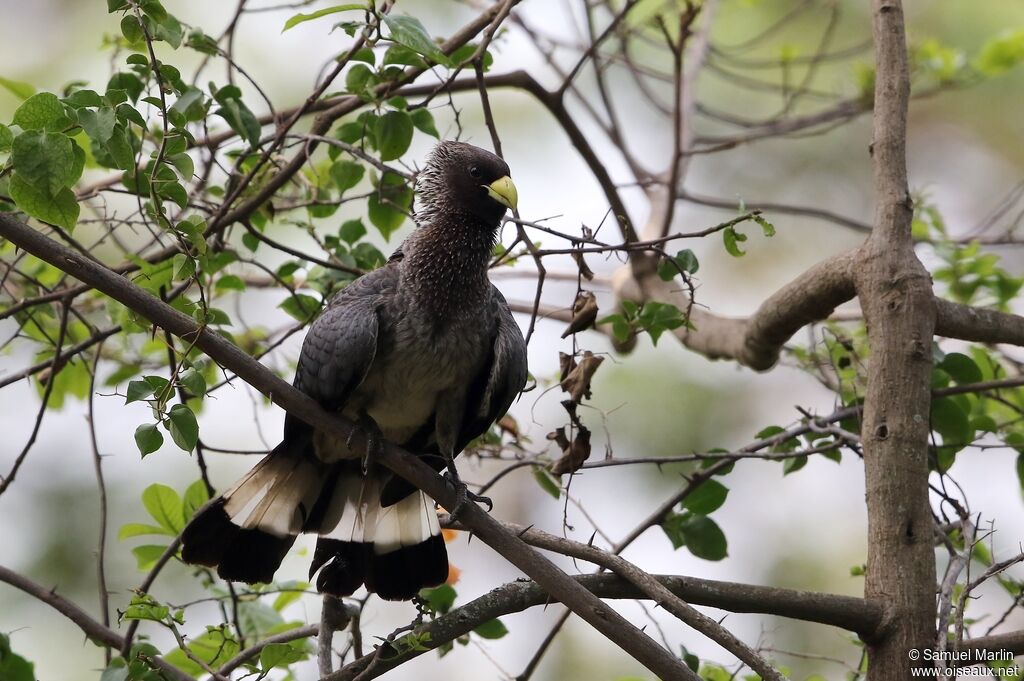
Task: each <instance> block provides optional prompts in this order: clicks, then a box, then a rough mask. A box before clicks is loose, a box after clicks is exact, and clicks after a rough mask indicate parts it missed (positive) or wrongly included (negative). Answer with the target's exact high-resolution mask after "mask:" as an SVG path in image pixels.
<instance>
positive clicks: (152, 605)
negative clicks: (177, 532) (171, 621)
mask: <svg viewBox="0 0 1024 681" xmlns="http://www.w3.org/2000/svg"><path fill="white" fill-rule="evenodd" d="M140 548H141V547H140ZM156 548H159V549H166V548H167V547H166V546H158V547H156ZM170 614H171V609H170V608H168V607H167V606H166V605H161V604H160V603H158V602H157V601H155V600H153V597H152V596H150V595H149V594H136V595H135V596H132V600H131V602H130V603H129V604H128V607H127V608H126V609H125V611H124V619H126V620H150V621H153V622H163V621H164V620H166V619H167V616H168V615H170Z"/></svg>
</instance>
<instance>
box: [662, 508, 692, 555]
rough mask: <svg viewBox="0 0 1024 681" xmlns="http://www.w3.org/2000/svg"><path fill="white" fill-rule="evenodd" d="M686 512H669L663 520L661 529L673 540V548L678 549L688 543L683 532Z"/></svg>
mask: <svg viewBox="0 0 1024 681" xmlns="http://www.w3.org/2000/svg"><path fill="white" fill-rule="evenodd" d="M686 518H687V514H685V513H669V514H668V515H667V516H665V520H663V521H662V522H661V529H662V531H664V532H665V536H666V537H668V540H669V541H670V542H672V548H673V549H678V548H681V547H683V546H685V545H686V536H685V535H684V534H683V522H684V521H685V520H686Z"/></svg>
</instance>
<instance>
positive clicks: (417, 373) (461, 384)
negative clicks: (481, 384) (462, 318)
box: [316, 315, 487, 460]
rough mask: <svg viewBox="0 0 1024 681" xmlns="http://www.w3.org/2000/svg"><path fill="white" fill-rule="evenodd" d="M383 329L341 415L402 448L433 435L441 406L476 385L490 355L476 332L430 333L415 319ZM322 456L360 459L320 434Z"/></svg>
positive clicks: (456, 329)
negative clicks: (366, 422)
mask: <svg viewBox="0 0 1024 681" xmlns="http://www.w3.org/2000/svg"><path fill="white" fill-rule="evenodd" d="M388 327H389V328H384V329H382V332H383V335H382V338H381V343H380V347H379V349H378V354H377V356H376V357H375V358H374V361H373V364H372V365H371V367H370V371H369V373H368V374H367V375H366V378H365V379H364V380H363V382H362V383H361V384H360V385H359V387H358V388H356V390H355V391H353V394H352V395H351V397H350V399H349V400H348V401H347V403H346V405H345V407H344V408H343V409H342V413H343V414H344V415H345V416H347V417H349V418H351V419H353V420H356V421H358V420H359V418H360V417H361V416H362V415H363V414H365V415H368V416H370V417H371V418H372V419H373V421H374V423H376V424H377V427H378V428H379V429H380V431H381V433H382V435H383V436H384V437H385V438H386V439H387V440H390V441H391V442H396V443H398V444H402V443H404V442H407V441H409V440H410V439H411V438H413V436H414V435H418V434H419V435H422V433H423V429H424V427H425V426H429V429H432V428H433V426H434V423H433V422H434V418H435V415H436V413H437V411H438V405H439V402H440V401H441V400H444V399H459V398H461V396H462V395H464V393H465V391H466V389H468V387H469V385H470V384H471V383H472V381H473V379H474V378H475V377H476V374H477V373H478V372H479V370H480V366H481V364H482V362H483V360H484V357H485V355H486V352H487V347H486V344H485V343H481V342H480V341H479V340H476V339H475V334H473V333H472V330H471V329H467V328H462V325H459V324H453V325H449V326H448V327H447V328H443V329H441V330H440V331H437V330H436V329H428V328H425V327H424V326H423V325H422V324H421V323H419V322H417V321H416V319H415V317H414V316H413V315H410V316H409V317H408V318H404V319H401V320H397V322H396V323H395V324H393V325H388ZM316 448H317V454H318V456H320V458H322V459H326V460H336V459H339V458H352V457H353V456H355V455H354V454H351V453H350V452H349V451H348V447H347V446H346V445H345V443H344V442H337V441H334V440H333V439H328V438H325V437H323V436H320V435H319V434H318V437H317V443H316Z"/></svg>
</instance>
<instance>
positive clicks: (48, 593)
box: [0, 565, 195, 681]
mask: <svg viewBox="0 0 1024 681" xmlns="http://www.w3.org/2000/svg"><path fill="white" fill-rule="evenodd" d="M0 582H6V583H7V584H10V585H11V586H13V587H14V588H16V589H20V590H21V591H24V592H25V593H27V594H28V595H29V596H32V597H33V598H35V599H37V600H40V601H42V602H43V603H46V604H47V605H48V606H50V607H51V608H53V609H54V610H56V611H57V612H59V613H60V614H62V615H64V616H65V617H67V618H68V619H69V620H71V621H72V622H74V623H75V624H76V625H77V626H78V628H79V629H81V630H82V632H84V633H85V635H86V636H88V637H89V639H90V640H92V641H95V642H96V643H98V644H99V645H102V646H106V647H108V648H115V649H120V648H121V646H122V645H123V644H124V640H123V639H122V638H121V636H119V635H118V634H117V632H115V631H113V630H111V629H109V628H108V627H105V626H103V625H102V624H100V623H99V622H97V621H96V620H94V619H93V618H92V617H90V616H89V614H88V613H87V612H85V611H84V610H82V609H81V608H80V607H78V606H77V605H76V604H74V603H72V602H71V601H69V600H68V599H66V598H64V597H63V596H61V595H60V594H58V593H57V592H56V591H54V590H52V589H47V588H46V587H44V586H42V585H40V584H37V583H36V582H33V581H32V580H31V579H28V578H27V577H22V576H21V575H19V574H18V573H17V572H14V571H13V570H9V569H7V568H5V567H3V566H2V565H0ZM146 659H147V660H149V661H150V662H152V663H153V666H154V667H156V668H157V669H159V670H161V671H163V672H165V673H166V674H167V675H168V676H169V677H170V678H171V679H173V680H174V681H195V679H193V678H192V677H191V676H189V675H188V674H186V673H185V672H183V671H181V670H180V669H178V668H177V667H175V666H174V665H172V664H170V663H169V662H167V661H166V660H164V659H163V658H161V657H148V658H146Z"/></svg>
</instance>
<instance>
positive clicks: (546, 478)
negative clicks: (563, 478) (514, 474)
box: [533, 466, 562, 499]
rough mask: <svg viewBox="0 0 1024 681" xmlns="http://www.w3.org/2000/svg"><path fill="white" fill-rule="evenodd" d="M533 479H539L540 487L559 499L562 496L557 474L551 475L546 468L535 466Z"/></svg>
mask: <svg viewBox="0 0 1024 681" xmlns="http://www.w3.org/2000/svg"><path fill="white" fill-rule="evenodd" d="M533 479H534V480H536V481H537V484H538V485H540V488H541V489H542V490H544V491H545V492H547V493H548V494H550V495H551V496H552V497H554V498H555V499H559V498H561V496H562V490H561V487H560V486H559V484H558V481H557V480H556V479H555V476H553V475H551V473H549V472H548V470H547V469H546V468H541V467H540V466H533Z"/></svg>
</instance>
